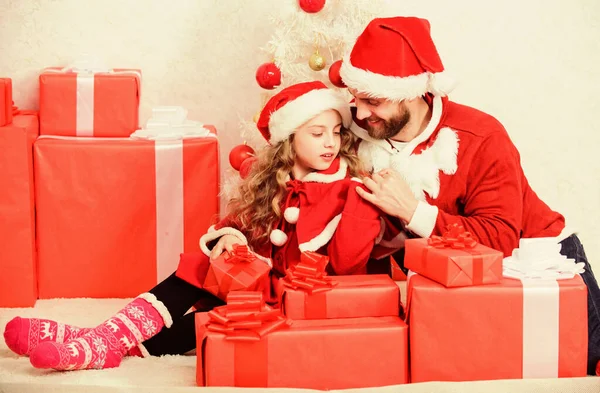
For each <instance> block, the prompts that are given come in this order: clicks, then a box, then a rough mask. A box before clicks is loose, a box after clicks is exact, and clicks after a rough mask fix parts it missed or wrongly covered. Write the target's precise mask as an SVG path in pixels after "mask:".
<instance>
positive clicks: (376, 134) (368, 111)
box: [349, 89, 410, 139]
mask: <svg viewBox="0 0 600 393" xmlns="http://www.w3.org/2000/svg"><path fill="white" fill-rule="evenodd" d="M349 91H350V93H351V94H352V95H353V96H354V98H355V99H356V100H355V101H356V109H357V110H356V117H357V118H358V119H359V120H365V124H366V130H367V132H368V133H369V136H371V138H375V139H389V138H393V137H394V136H396V137H401V135H398V134H400V132H401V131H402V130H403V129H404V127H405V126H406V125H407V124H408V122H409V121H410V111H409V109H408V108H407V107H406V104H405V103H404V101H402V102H393V101H389V100H386V99H383V98H370V97H369V96H368V95H367V94H365V93H359V92H357V91H356V90H354V89H349Z"/></svg>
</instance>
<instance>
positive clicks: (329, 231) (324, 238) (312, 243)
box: [298, 213, 342, 252]
mask: <svg viewBox="0 0 600 393" xmlns="http://www.w3.org/2000/svg"><path fill="white" fill-rule="evenodd" d="M341 219H342V213H340V214H338V215H337V216H335V217H333V218H332V219H331V221H329V222H328V223H327V225H326V226H325V229H323V232H321V233H319V234H318V235H317V236H315V237H314V238H312V239H310V240H309V241H307V242H304V243H302V244H300V245H299V246H298V248H299V249H300V251H301V252H305V251H317V250H318V249H319V248H321V247H323V246H324V245H326V244H327V243H328V242H329V241H330V240H331V238H332V237H333V234H334V233H335V230H336V229H337V226H338V224H339V223H340V220H341Z"/></svg>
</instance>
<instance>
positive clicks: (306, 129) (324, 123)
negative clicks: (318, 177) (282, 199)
mask: <svg viewBox="0 0 600 393" xmlns="http://www.w3.org/2000/svg"><path fill="white" fill-rule="evenodd" d="M341 128H342V117H341V116H340V114H339V112H338V111H336V110H334V109H329V110H327V111H325V112H321V113H320V114H319V115H317V116H315V117H313V118H312V119H311V120H309V121H307V122H306V123H304V124H303V125H301V126H300V127H299V128H298V129H296V132H295V133H294V140H293V142H292V146H293V148H294V151H295V152H296V159H295V162H294V167H293V168H292V173H293V174H294V178H296V179H298V180H301V179H302V178H303V177H304V176H306V175H307V174H308V173H310V172H313V171H322V170H325V169H327V168H329V166H331V163H332V162H333V160H334V159H335V158H336V157H337V155H338V153H339V151H340V144H341Z"/></svg>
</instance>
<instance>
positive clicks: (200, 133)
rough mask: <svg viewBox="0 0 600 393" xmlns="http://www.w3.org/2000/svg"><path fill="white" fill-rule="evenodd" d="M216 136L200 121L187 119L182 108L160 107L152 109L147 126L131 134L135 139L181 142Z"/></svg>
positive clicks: (185, 111)
mask: <svg viewBox="0 0 600 393" xmlns="http://www.w3.org/2000/svg"><path fill="white" fill-rule="evenodd" d="M204 137H213V138H216V135H215V134H213V133H211V132H210V130H209V129H207V128H205V127H204V125H203V124H202V123H200V122H198V121H193V120H188V119H187V110H186V109H185V108H182V107H180V106H160V107H156V108H153V109H152V116H151V117H150V119H148V122H147V123H146V126H145V127H144V128H142V129H139V130H136V131H135V132H134V133H133V134H131V138H134V139H149V140H180V139H189V138H204Z"/></svg>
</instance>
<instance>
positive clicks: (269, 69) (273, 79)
mask: <svg viewBox="0 0 600 393" xmlns="http://www.w3.org/2000/svg"><path fill="white" fill-rule="evenodd" d="M256 82H258V85H259V86H260V87H262V88H263V89H267V90H273V89H274V88H276V87H277V86H279V85H280V84H281V71H280V70H279V68H278V67H277V66H276V65H275V63H264V64H261V65H260V66H259V67H258V68H257V69H256Z"/></svg>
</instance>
